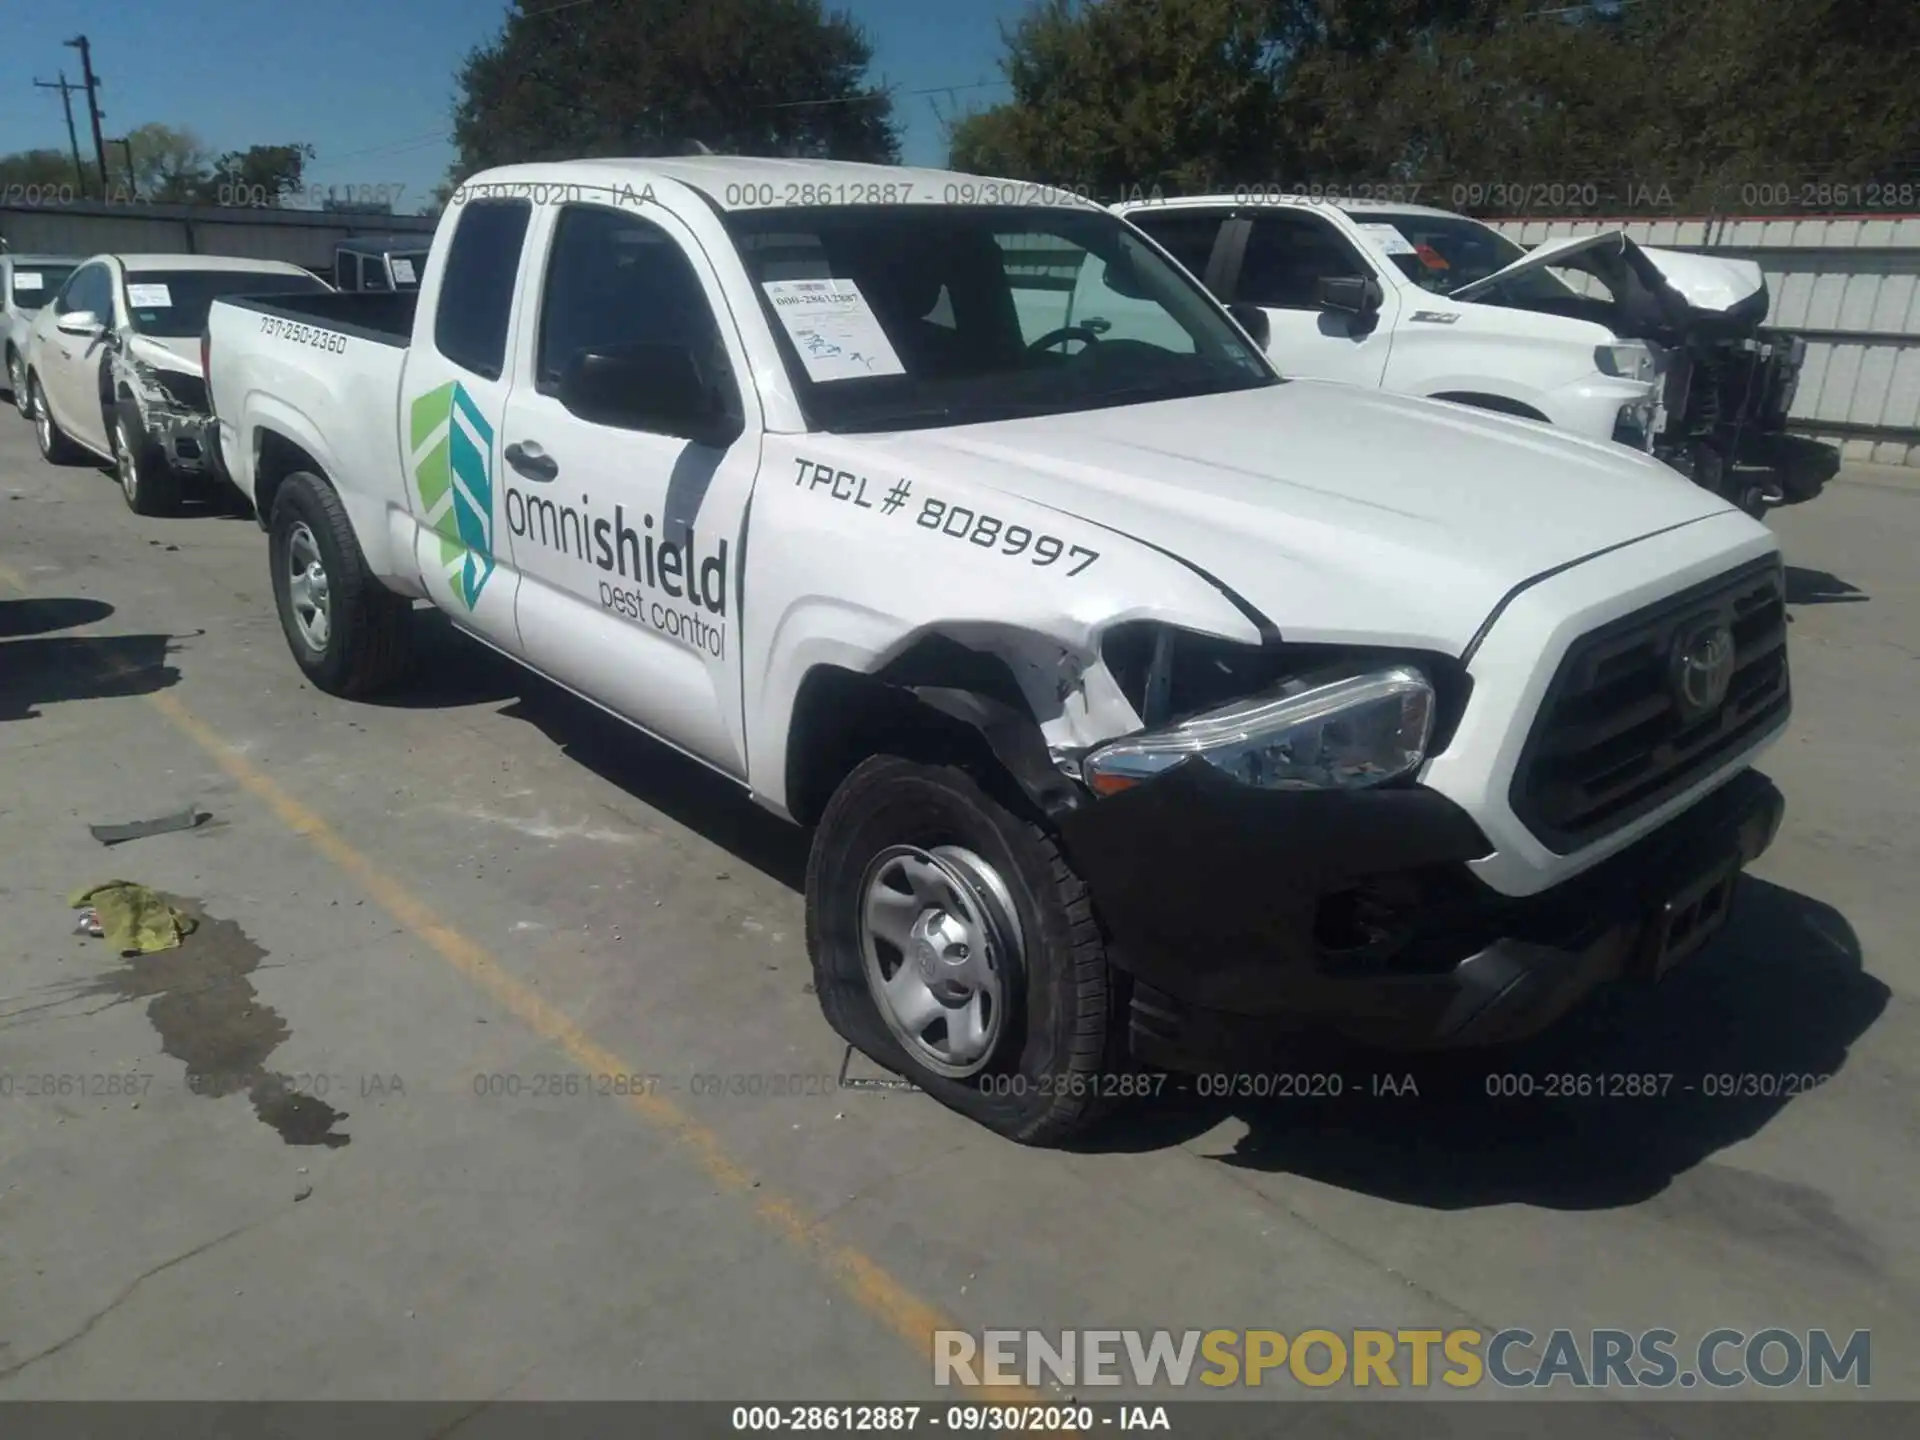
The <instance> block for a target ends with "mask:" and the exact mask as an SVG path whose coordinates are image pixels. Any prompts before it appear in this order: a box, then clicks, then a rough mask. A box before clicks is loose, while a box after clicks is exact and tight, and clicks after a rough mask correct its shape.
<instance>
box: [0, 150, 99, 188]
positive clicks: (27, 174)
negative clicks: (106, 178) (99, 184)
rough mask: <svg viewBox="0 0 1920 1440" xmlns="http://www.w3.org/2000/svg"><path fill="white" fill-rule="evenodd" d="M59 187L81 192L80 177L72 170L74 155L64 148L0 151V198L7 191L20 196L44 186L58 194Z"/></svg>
mask: <svg viewBox="0 0 1920 1440" xmlns="http://www.w3.org/2000/svg"><path fill="white" fill-rule="evenodd" d="M95 178H96V179H97V178H98V177H95ZM62 187H71V190H72V193H73V194H74V195H76V196H77V195H79V194H81V193H82V190H81V186H80V177H79V176H76V175H75V174H74V173H73V156H71V155H70V154H68V153H67V152H66V151H65V150H18V151H15V152H14V153H13V154H11V155H0V198H4V197H5V196H6V195H7V194H8V192H10V191H18V192H20V193H21V194H22V195H23V196H24V195H25V194H26V193H28V192H38V191H43V190H52V191H54V192H55V193H56V194H57V193H58V192H59V191H60V189H61V188H62Z"/></svg>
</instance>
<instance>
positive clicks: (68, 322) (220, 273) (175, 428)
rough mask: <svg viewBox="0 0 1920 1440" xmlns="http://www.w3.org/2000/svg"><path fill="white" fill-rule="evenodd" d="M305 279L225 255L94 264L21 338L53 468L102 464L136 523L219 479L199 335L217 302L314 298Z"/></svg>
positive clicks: (282, 267)
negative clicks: (190, 485)
mask: <svg viewBox="0 0 1920 1440" xmlns="http://www.w3.org/2000/svg"><path fill="white" fill-rule="evenodd" d="M330 288H331V287H329V286H328V285H327V284H326V282H325V281H323V280H321V279H319V278H318V277H317V276H315V275H314V274H313V273H312V272H311V271H307V270H303V269H301V268H300V267H299V266H297V265H290V264H287V263H285V262H282V261H278V260H254V259H237V258H233V257H230V256H220V255H95V256H93V257H91V258H90V259H88V260H86V261H85V262H83V263H82V264H81V265H80V266H79V267H78V268H76V269H75V270H74V271H73V272H72V273H71V274H70V275H68V276H67V278H66V281H65V283H64V284H62V285H61V287H60V288H59V290H58V291H56V292H55V294H54V296H53V298H52V300H51V301H50V302H49V303H48V304H47V305H45V306H44V307H43V308H42V309H41V311H40V314H39V315H38V316H37V317H36V318H35V320H34V323H33V326H32V328H31V329H30V330H29V332H28V334H27V340H26V345H25V355H24V383H25V386H26V397H27V398H26V406H27V410H28V413H29V414H30V415H31V417H32V419H33V422H34V431H35V434H36V437H37V438H38V440H39V443H40V453H41V455H42V456H44V457H45V458H46V459H47V460H48V461H49V462H50V463H53V464H67V463H73V462H76V461H81V460H85V459H87V458H88V457H89V456H93V457H97V458H99V459H102V460H105V461H108V462H109V463H111V464H112V466H113V468H114V473H115V476H116V477H117V478H118V480H119V481H120V487H121V489H122V491H123V492H124V493H125V495H126V499H127V504H128V505H129V506H130V507H131V508H132V509H133V510H134V511H135V512H136V513H138V514H141V515H165V514H169V513H171V512H172V511H173V510H175V509H176V508H177V507H178V506H179V503H180V498H181V493H182V489H183V485H184V484H185V483H187V482H190V481H193V480H197V479H199V478H201V477H207V478H213V479H219V478H222V477H223V476H224V469H223V467H222V466H221V464H220V457H219V453H218V434H217V430H216V427H215V426H214V424H213V417H212V413H211V410H210V407H209V405H208V402H207V378H206V366H205V359H204V348H203V346H202V344H201V337H202V334H203V332H204V331H205V329H206V324H207V309H208V307H209V306H211V305H212V303H213V301H214V300H215V299H216V298H218V297H222V296H241V295H278V294H287V293H290V292H291V293H318V292H324V291H326V290H328V289H330Z"/></svg>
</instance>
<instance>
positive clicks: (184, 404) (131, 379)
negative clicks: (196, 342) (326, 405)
mask: <svg viewBox="0 0 1920 1440" xmlns="http://www.w3.org/2000/svg"><path fill="white" fill-rule="evenodd" d="M115 369H116V370H117V371H118V372H119V383H118V384H117V385H116V386H115V394H116V395H117V396H118V400H119V409H120V412H121V418H122V419H123V420H124V421H125V422H126V424H127V428H128V430H129V432H130V433H131V434H133V435H134V436H135V437H138V438H140V439H141V440H142V441H143V442H144V443H145V444H146V445H147V446H148V447H149V453H150V455H151V456H152V457H153V458H154V459H156V460H158V461H160V462H161V463H164V464H166V465H167V466H168V467H169V468H171V469H173V470H175V471H177V472H179V473H181V474H185V475H198V474H206V473H209V472H211V471H212V469H213V460H212V456H213V432H214V425H215V422H214V418H213V406H212V403H211V401H210V400H209V398H208V395H207V382H206V379H205V377H203V376H201V375H198V374H190V373H188V372H186V371H183V370H177V369H173V368H170V367H164V366H160V365H156V364H153V363H151V362H149V361H147V360H144V359H142V358H140V357H139V356H136V355H128V354H123V355H121V356H120V357H119V358H118V361H117V363H116V366H115Z"/></svg>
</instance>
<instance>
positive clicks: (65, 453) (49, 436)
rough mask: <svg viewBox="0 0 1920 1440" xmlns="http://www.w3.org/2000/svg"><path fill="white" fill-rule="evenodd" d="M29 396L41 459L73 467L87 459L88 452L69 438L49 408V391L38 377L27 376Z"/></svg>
mask: <svg viewBox="0 0 1920 1440" xmlns="http://www.w3.org/2000/svg"><path fill="white" fill-rule="evenodd" d="M27 394H28V396H29V397H30V398H31V401H32V405H33V438H34V441H35V443H37V444H38V445H39V446H40V458H41V459H42V460H44V461H46V462H47V463H48V464H49V465H73V464H77V463H78V462H79V461H81V460H84V459H86V458H87V452H86V451H85V450H83V449H81V448H80V446H78V445H76V444H74V442H73V441H71V440H69V439H68V438H67V432H66V431H64V430H62V429H61V428H60V422H59V421H58V420H56V419H54V418H53V412H52V411H51V410H49V409H48V408H47V390H46V387H45V386H44V385H42V384H41V383H40V377H39V376H38V375H35V374H32V373H31V372H29V374H28V375H27Z"/></svg>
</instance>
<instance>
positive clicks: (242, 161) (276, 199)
mask: <svg viewBox="0 0 1920 1440" xmlns="http://www.w3.org/2000/svg"><path fill="white" fill-rule="evenodd" d="M313 153H314V152H313V146H311V145H252V146H249V147H248V148H247V149H245V150H229V151H228V152H227V153H226V154H224V155H222V156H221V157H220V158H219V159H218V160H216V161H214V162H213V173H212V174H211V175H209V176H208V177H207V179H206V180H205V182H203V183H202V185H201V187H200V193H201V198H203V199H206V200H212V201H215V202H216V203H222V204H233V205H278V204H280V203H281V202H282V201H283V200H285V199H286V198H287V197H288V196H289V195H292V194H295V193H297V192H298V191H299V189H300V184H301V180H302V178H303V177H304V176H305V174H306V165H307V162H308V161H309V160H311V159H313Z"/></svg>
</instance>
